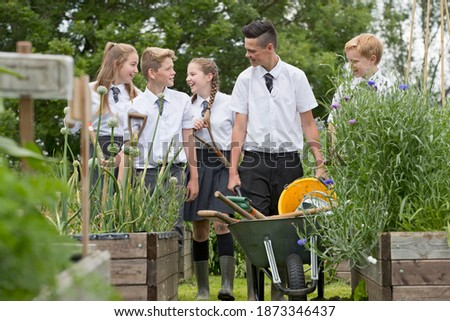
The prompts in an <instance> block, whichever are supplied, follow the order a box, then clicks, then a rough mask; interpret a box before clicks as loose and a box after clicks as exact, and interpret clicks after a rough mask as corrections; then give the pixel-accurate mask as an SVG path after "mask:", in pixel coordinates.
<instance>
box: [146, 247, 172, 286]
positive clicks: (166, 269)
mask: <svg viewBox="0 0 450 321" xmlns="http://www.w3.org/2000/svg"><path fill="white" fill-rule="evenodd" d="M147 274H148V278H147V284H148V286H156V285H158V284H160V283H161V282H163V281H164V280H166V279H168V278H170V277H172V276H173V275H176V276H177V278H178V252H175V253H172V254H170V255H166V256H164V257H161V258H159V259H157V260H150V261H149V262H148V269H147Z"/></svg>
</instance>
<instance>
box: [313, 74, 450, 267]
mask: <svg viewBox="0 0 450 321" xmlns="http://www.w3.org/2000/svg"><path fill="white" fill-rule="evenodd" d="M335 107H336V106H335ZM337 107H338V109H337V112H336V115H335V118H334V126H335V129H336V133H335V145H334V146H333V147H334V150H333V153H331V155H329V157H333V159H332V165H330V166H329V167H328V172H329V174H330V176H331V177H332V178H333V179H334V181H335V185H334V190H335V193H336V195H337V199H338V203H337V205H336V207H335V208H334V209H333V214H332V215H325V216H317V217H314V218H311V221H312V220H313V219H314V220H316V223H318V224H317V225H314V226H315V228H314V229H315V230H314V232H313V233H315V234H317V235H318V236H320V238H321V244H322V246H323V249H322V250H319V251H320V255H321V256H323V257H324V258H325V259H326V260H327V261H328V262H334V263H335V264H337V263H339V262H341V261H344V260H348V259H350V260H351V262H352V264H354V265H358V266H365V265H367V264H368V263H369V261H370V260H371V258H370V256H372V255H373V254H374V249H375V247H376V245H377V241H378V235H379V233H381V232H392V231H438V230H444V229H445V227H446V226H448V224H449V220H450V126H449V121H450V112H449V110H448V109H444V108H442V107H441V106H440V105H439V103H438V102H437V101H434V100H433V98H432V97H431V96H430V95H428V94H426V93H422V92H420V91H419V90H416V89H414V88H410V89H406V87H405V86H404V85H402V86H399V88H396V89H395V90H393V91H392V92H390V93H388V94H386V95H380V94H378V93H377V92H376V88H374V87H372V86H370V85H368V84H366V83H363V84H362V87H361V88H358V90H357V92H353V93H351V94H350V95H349V96H348V98H347V99H345V100H343V101H342V103H341V105H340V106H337Z"/></svg>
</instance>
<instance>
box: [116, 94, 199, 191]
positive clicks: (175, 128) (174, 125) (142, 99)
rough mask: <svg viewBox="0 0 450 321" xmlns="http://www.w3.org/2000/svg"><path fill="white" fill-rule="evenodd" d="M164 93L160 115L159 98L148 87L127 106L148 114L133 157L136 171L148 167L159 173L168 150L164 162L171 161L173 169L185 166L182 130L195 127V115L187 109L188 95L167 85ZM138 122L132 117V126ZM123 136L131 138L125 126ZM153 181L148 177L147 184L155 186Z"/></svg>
mask: <svg viewBox="0 0 450 321" xmlns="http://www.w3.org/2000/svg"><path fill="white" fill-rule="evenodd" d="M163 94H164V106H163V110H162V114H161V115H159V112H160V110H159V99H158V97H157V96H156V95H155V94H153V93H152V92H151V91H150V90H149V89H148V88H146V89H145V91H144V93H143V94H142V95H140V96H139V97H137V98H136V99H134V101H133V102H132V104H131V105H130V107H129V109H128V111H129V112H133V113H139V114H144V115H147V123H146V125H145V126H144V127H143V129H142V133H141V136H140V137H139V141H138V148H139V156H138V157H136V158H135V159H134V168H135V169H136V170H137V172H138V173H139V172H142V171H143V170H144V168H147V173H150V172H155V173H156V172H158V170H159V169H160V167H161V165H162V163H163V161H164V159H165V157H166V154H167V153H168V158H167V163H169V162H170V161H172V160H173V167H174V168H180V169H181V168H184V167H185V165H186V161H187V160H186V153H185V152H184V148H183V137H182V130H183V129H191V128H193V126H194V122H193V121H194V118H193V116H192V114H191V112H190V110H189V105H190V98H189V96H188V95H187V94H185V93H182V92H179V91H176V90H172V89H169V88H166V89H165V90H164V92H163ZM140 122H141V121H140V120H132V121H131V127H132V128H133V127H134V126H136V125H138V126H140V125H141V124H140ZM124 137H125V140H129V139H130V133H129V130H128V128H126V129H125V134H124ZM180 149H181V151H179V150H180ZM178 152H179V153H178ZM177 153H178V155H177ZM154 182H155V181H152V179H150V177H149V181H148V183H149V185H150V186H152V185H154V184H153V183H154Z"/></svg>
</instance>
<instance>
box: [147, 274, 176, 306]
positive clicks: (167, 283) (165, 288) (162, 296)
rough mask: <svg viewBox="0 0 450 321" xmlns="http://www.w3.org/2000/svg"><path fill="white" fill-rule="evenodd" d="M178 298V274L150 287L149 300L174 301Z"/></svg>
mask: <svg viewBox="0 0 450 321" xmlns="http://www.w3.org/2000/svg"><path fill="white" fill-rule="evenodd" d="M177 299H178V275H172V276H171V277H170V278H168V279H166V280H164V281H163V282H161V283H159V284H158V285H154V286H149V287H148V300H150V301H173V300H177Z"/></svg>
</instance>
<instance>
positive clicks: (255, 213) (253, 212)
mask: <svg viewBox="0 0 450 321" xmlns="http://www.w3.org/2000/svg"><path fill="white" fill-rule="evenodd" d="M233 190H234V192H235V193H236V194H237V196H239V197H243V196H242V193H241V187H240V186H239V185H236V186H234V187H233ZM249 206H250V208H251V212H250V215H251V216H253V217H256V218H257V219H263V220H264V219H266V218H267V216H265V215H264V214H263V213H261V212H260V211H258V210H257V209H256V208H254V207H253V206H252V205H251V204H249Z"/></svg>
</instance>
